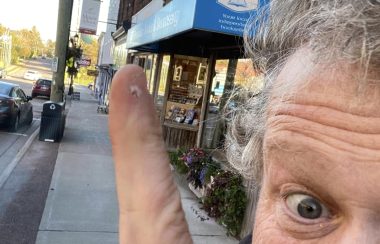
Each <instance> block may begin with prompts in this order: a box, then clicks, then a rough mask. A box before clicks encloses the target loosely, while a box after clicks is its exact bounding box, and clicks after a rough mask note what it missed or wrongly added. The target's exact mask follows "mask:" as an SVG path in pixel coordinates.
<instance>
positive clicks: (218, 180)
mask: <svg viewBox="0 0 380 244" xmlns="http://www.w3.org/2000/svg"><path fill="white" fill-rule="evenodd" d="M203 206H204V209H205V210H206V212H207V213H208V214H209V216H210V217H214V218H216V219H217V221H218V222H219V223H221V224H224V225H225V226H226V228H227V234H229V235H232V236H238V235H239V234H240V232H241V227H242V223H243V219H244V214H245V210H246V206H247V196H246V193H245V189H244V186H243V184H242V177H241V176H240V175H238V174H235V173H232V172H229V171H224V172H222V173H219V174H217V175H216V176H215V178H214V181H213V183H212V185H211V189H208V190H207V192H206V197H205V198H204V201H203Z"/></svg>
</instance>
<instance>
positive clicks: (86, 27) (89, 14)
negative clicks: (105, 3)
mask: <svg viewBox="0 0 380 244" xmlns="http://www.w3.org/2000/svg"><path fill="white" fill-rule="evenodd" d="M99 12H100V0H83V4H82V13H81V17H80V25H79V32H80V33H84V34H90V35H96V30H97V28H98V20H99Z"/></svg>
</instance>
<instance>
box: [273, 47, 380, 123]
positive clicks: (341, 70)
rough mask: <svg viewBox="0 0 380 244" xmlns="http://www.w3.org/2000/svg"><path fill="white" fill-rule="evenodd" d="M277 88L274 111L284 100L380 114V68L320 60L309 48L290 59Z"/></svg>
mask: <svg viewBox="0 0 380 244" xmlns="http://www.w3.org/2000/svg"><path fill="white" fill-rule="evenodd" d="M273 87H274V88H273V91H272V94H271V104H270V112H273V111H275V110H276V109H277V108H278V107H279V106H282V105H283V104H284V103H297V104H305V105H308V104H312V105H318V106H322V107H327V108H332V109H335V110H337V111H342V112H345V113H348V114H352V115H358V116H363V117H380V109H379V104H380V73H379V71H375V72H373V71H372V70H371V69H369V70H363V69H360V68H359V65H358V64H353V63H348V62H344V61H340V62H338V61H337V62H334V63H316V62H315V60H314V56H313V54H312V52H310V51H309V50H307V49H301V50H299V51H298V52H296V53H295V54H294V55H293V56H291V57H290V58H289V59H288V61H287V62H286V64H285V65H284V67H283V68H282V70H281V72H280V73H279V75H278V77H277V78H276V80H275V81H274V86H273Z"/></svg>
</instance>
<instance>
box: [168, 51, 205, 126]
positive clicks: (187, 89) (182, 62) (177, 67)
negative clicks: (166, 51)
mask: <svg viewBox="0 0 380 244" xmlns="http://www.w3.org/2000/svg"><path fill="white" fill-rule="evenodd" d="M206 71H207V60H206V59H202V58H197V57H189V56H180V55H176V56H175V58H174V67H173V77H171V80H170V89H169V95H168V101H167V106H166V111H165V120H167V121H170V122H174V123H178V124H183V125H184V126H185V125H186V126H188V125H190V126H195V127H197V126H198V123H199V117H200V112H201V108H202V97H203V92H204V88H205V82H206V77H207V74H206Z"/></svg>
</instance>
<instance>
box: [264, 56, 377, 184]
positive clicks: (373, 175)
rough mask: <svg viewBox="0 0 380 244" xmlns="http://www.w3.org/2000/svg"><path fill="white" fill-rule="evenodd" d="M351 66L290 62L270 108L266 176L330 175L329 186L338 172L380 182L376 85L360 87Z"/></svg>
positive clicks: (304, 59) (309, 60)
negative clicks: (279, 171)
mask: <svg viewBox="0 0 380 244" xmlns="http://www.w3.org/2000/svg"><path fill="white" fill-rule="evenodd" d="M349 67H350V65H348V64H341V65H336V66H335V67H331V66H327V67H326V66H319V65H315V64H314V63H313V62H312V57H310V56H308V54H307V53H306V54H305V53H302V54H301V55H300V54H296V55H294V56H293V57H292V58H291V59H290V60H289V61H288V63H287V64H286V65H285V66H284V68H283V70H282V71H281V73H280V74H279V76H278V78H277V80H276V81H275V86H274V89H273V93H272V98H271V101H270V105H269V110H268V119H267V130H266V133H265V138H264V169H265V171H268V169H269V168H271V167H272V166H273V167H277V169H278V167H280V168H283V169H285V170H287V171H291V172H293V173H294V175H296V176H297V177H306V178H312V177H311V176H313V177H316V178H324V179H327V178H326V177H325V176H326V175H327V174H331V175H332V176H333V177H332V178H331V177H330V178H328V180H330V181H331V180H335V179H336V178H334V177H337V175H336V174H337V172H339V175H338V176H339V177H340V178H349V177H345V176H349V175H350V172H349V171H350V170H351V171H352V172H356V173H358V174H359V175H360V176H361V177H362V176H365V177H364V178H363V177H362V178H361V180H362V181H366V182H371V181H375V180H376V179H378V178H379V177H380V85H379V84H377V83H373V84H370V83H366V84H365V85H362V81H361V80H360V76H359V75H358V74H360V72H359V71H357V69H355V67H354V66H352V68H351V69H350V68H349ZM348 169H349V170H348ZM267 173H268V172H267ZM271 173H272V174H273V173H276V172H271ZM351 175H352V173H351ZM325 183H326V182H325ZM345 184H348V183H347V182H346V183H345ZM343 185H344V184H343Z"/></svg>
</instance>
